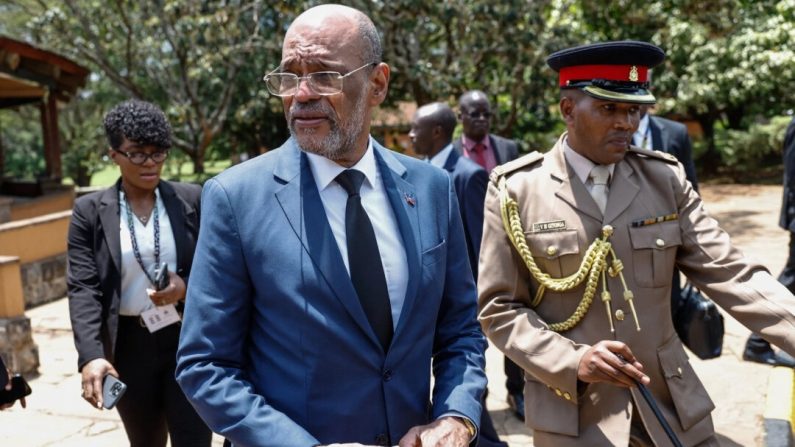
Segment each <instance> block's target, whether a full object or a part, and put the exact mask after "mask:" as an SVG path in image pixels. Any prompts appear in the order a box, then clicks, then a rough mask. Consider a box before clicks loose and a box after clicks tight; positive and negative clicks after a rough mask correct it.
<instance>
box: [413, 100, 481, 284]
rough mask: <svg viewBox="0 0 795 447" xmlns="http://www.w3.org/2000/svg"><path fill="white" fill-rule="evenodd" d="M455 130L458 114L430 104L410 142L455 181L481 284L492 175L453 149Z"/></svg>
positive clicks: (416, 117) (417, 118)
mask: <svg viewBox="0 0 795 447" xmlns="http://www.w3.org/2000/svg"><path fill="white" fill-rule="evenodd" d="M455 126H456V117H455V113H454V112H453V110H452V109H451V108H450V107H449V106H448V105H447V104H444V103H441V102H435V103H432V104H426V105H424V106H422V107H420V108H419V109H417V112H416V113H415V114H414V118H413V120H412V122H411V131H410V132H409V138H411V143H412V147H413V148H414V152H416V153H417V154H418V155H421V156H423V157H425V158H426V159H427V160H428V161H429V162H430V163H431V164H432V165H434V166H436V167H439V168H442V169H444V170H445V171H447V172H449V173H450V176H451V177H452V178H453V184H454V185H455V193H456V196H457V197H458V206H459V207H460V210H461V220H462V222H463V223H464V236H465V237H466V241H467V252H468V253H469V265H470V266H471V267H472V273H473V274H474V275H475V280H477V277H478V255H479V254H480V238H481V236H482V233H483V203H484V202H485V201H486V187H487V186H488V184H489V174H487V173H486V170H485V169H483V168H482V167H480V165H478V164H477V163H475V162H474V161H472V160H470V159H468V158H465V157H463V156H461V155H460V154H459V153H458V152H457V151H456V150H454V149H453V143H452V142H453V131H455Z"/></svg>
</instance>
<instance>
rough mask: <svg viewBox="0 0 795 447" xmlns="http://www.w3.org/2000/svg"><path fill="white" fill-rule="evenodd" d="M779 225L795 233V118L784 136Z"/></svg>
mask: <svg viewBox="0 0 795 447" xmlns="http://www.w3.org/2000/svg"><path fill="white" fill-rule="evenodd" d="M779 225H780V226H781V228H783V229H785V230H789V231H792V232H795V118H793V119H792V121H790V123H789V126H787V133H786V134H784V194H783V200H782V203H781V217H780V218H779Z"/></svg>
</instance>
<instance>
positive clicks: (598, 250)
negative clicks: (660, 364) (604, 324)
mask: <svg viewBox="0 0 795 447" xmlns="http://www.w3.org/2000/svg"><path fill="white" fill-rule="evenodd" d="M506 183H507V182H506V178H505V177H504V176H502V177H500V178H499V181H498V188H499V192H500V212H501V215H502V223H503V227H504V228H505V233H506V234H507V235H508V239H510V241H511V244H512V245H513V246H514V248H516V251H517V252H518V254H519V256H520V257H521V258H522V261H523V262H524V264H525V266H527V269H528V270H529V271H530V274H531V275H532V276H533V278H535V280H536V281H537V282H538V284H539V286H538V291H537V292H536V295H535V297H534V298H533V301H532V302H531V306H532V307H536V306H538V305H539V304H541V300H542V299H543V297H544V293H545V292H546V290H547V289H549V290H552V291H553V292H567V291H571V290H573V289H575V288H576V287H578V286H579V285H580V284H582V283H583V282H585V292H584V293H583V297H582V300H580V303H579V304H578V305H577V308H576V309H575V310H574V313H573V314H572V315H571V316H570V317H569V318H567V319H566V320H565V321H562V322H559V323H551V324H549V329H550V330H552V331H555V332H565V331H567V330H569V329H571V328H573V327H574V326H576V325H577V324H579V322H580V321H582V319H583V317H585V314H586V313H587V312H588V309H589V308H590V307H591V303H593V298H594V295H595V294H596V288H597V286H598V283H599V279H600V278H601V279H602V281H603V289H604V291H603V293H602V301H603V302H604V303H605V306H606V309H607V313H608V318H609V320H610V327H611V330H613V320H612V315H611V313H610V299H611V298H610V293H609V292H608V291H607V281H606V279H605V278H604V272H605V271H607V273H608V274H609V275H610V276H611V277H615V276H616V275H621V281H622V283H623V284H624V287H625V289H626V282H624V277H623V274H621V271H622V270H623V264H622V263H621V261H620V260H618V259H617V258H616V256H615V252H614V251H613V248H612V246H611V244H610V242H608V239H609V238H610V236H612V234H613V229H612V227H610V226H606V227H605V228H604V229H603V231H602V233H603V234H602V237H601V238H597V239H596V240H594V241H593V243H592V244H591V245H590V246H589V247H588V250H586V252H585V256H584V257H583V260H582V262H581V263H580V267H579V268H578V269H577V271H576V272H574V273H573V274H571V275H569V276H566V277H564V278H553V277H551V276H550V275H549V274H548V273H544V272H542V271H541V269H540V268H539V267H538V265H537V264H536V262H535V259H533V253H532V252H531V251H530V247H528V245H527V240H526V239H525V235H524V228H523V227H522V221H521V218H520V217H519V205H518V204H517V203H516V200H514V199H513V198H511V196H510V194H509V193H508V186H507V184H506ZM608 255H612V257H613V262H612V264H611V265H610V267H608V264H607V256H608ZM586 280H587V281H586ZM627 292H628V293H627ZM631 295H632V292H631V291H629V290H625V293H624V298H625V299H627V301H629V303H630V306H631V307H632V309H633V314H634V306H633V304H632V298H631ZM635 321H636V324H637V317H636V318H635Z"/></svg>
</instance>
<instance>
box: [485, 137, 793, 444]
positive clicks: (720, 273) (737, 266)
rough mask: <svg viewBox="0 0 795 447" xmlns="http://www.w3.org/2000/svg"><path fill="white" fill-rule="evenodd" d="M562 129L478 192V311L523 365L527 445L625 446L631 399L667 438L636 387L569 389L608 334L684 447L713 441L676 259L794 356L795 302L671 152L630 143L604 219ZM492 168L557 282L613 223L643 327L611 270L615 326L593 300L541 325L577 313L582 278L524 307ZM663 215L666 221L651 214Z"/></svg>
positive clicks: (531, 283)
mask: <svg viewBox="0 0 795 447" xmlns="http://www.w3.org/2000/svg"><path fill="white" fill-rule="evenodd" d="M564 137H565V135H564ZM564 137H561V140H559V141H558V143H557V144H556V145H555V147H554V148H553V149H552V150H551V151H550V152H548V153H547V154H546V155H543V156H542V155H540V154H537V153H535V154H530V155H527V156H525V157H523V158H520V159H518V160H516V161H514V162H512V163H509V164H507V165H503V166H502V167H500V168H497V172H496V173H494V174H493V175H492V182H491V183H490V185H489V190H488V196H487V198H486V213H485V223H484V233H483V242H482V246H481V252H480V267H479V268H480V272H481V273H480V278H479V281H478V292H479V300H478V301H479V308H480V315H479V317H480V320H481V324H482V326H483V329H484V331H485V332H486V334H487V336H488V337H489V338H490V339H491V341H492V342H493V343H494V344H495V345H496V346H497V347H498V348H499V349H501V350H502V351H504V352H505V354H506V355H507V356H508V357H510V358H511V359H512V360H513V361H515V362H516V363H517V364H519V366H521V367H523V368H524V370H525V371H526V372H527V383H526V385H525V400H526V422H527V425H529V426H530V427H531V428H533V429H534V430H535V432H534V443H535V445H536V446H540V447H541V446H556V447H560V446H575V445H576V446H597V445H627V442H628V438H629V432H630V420H631V416H632V412H633V411H632V410H633V406H637V410H638V411H639V414H640V416H641V419H642V421H643V423H644V425H645V427H646V429H647V431H648V433H649V435H650V436H651V438H652V440H653V441H654V442H655V443H656V444H657V445H669V440H668V438H667V437H666V435H665V433H664V432H663V430H662V428H661V426H660V425H659V423H658V422H657V421H656V419H655V418H654V415H653V413H652V412H651V410H650V408H649V407H648V406H647V405H646V403H645V402H644V401H643V399H642V397H641V396H640V394H639V393H638V392H637V389H633V390H632V391H631V392H630V390H628V389H625V388H620V387H617V386H614V385H609V384H604V383H598V384H588V386H587V387H583V388H581V389H580V390H579V393H578V388H577V366H578V364H579V362H580V359H581V357H582V356H583V354H585V351H586V350H587V349H588V348H589V347H590V345H592V344H594V343H596V342H598V341H600V340H611V339H612V340H619V341H622V342H624V343H626V344H627V345H628V346H629V347H630V349H631V350H632V352H633V353H634V354H635V356H636V357H637V358H638V360H639V361H640V362H641V363H642V364H643V366H644V372H645V373H646V374H648V375H649V377H650V378H651V384H650V385H649V389H650V391H651V392H652V393H653V395H654V396H655V398H656V399H657V401H658V403H659V405H660V407H661V409H662V411H663V413H664V414H665V417H666V419H667V420H668V422H669V423H670V425H671V426H672V427H673V428H674V430H675V431H676V432H677V434H678V436H679V437H680V439H681V441H682V442H683V443H684V445H696V444H699V443H702V442H704V441H707V442H713V441H714V437H713V436H714V429H713V425H712V418H711V416H710V412H711V411H712V409H713V408H714V405H713V403H712V401H711V400H710V398H709V396H708V395H707V392H706V390H705V389H704V387H703V385H702V383H701V382H700V380H699V379H698V377H696V374H695V372H694V370H693V368H692V367H691V365H690V363H689V362H688V357H687V354H686V353H685V350H684V348H683V346H682V343H681V342H680V340H679V338H678V337H677V336H676V333H675V331H674V327H673V324H672V322H671V309H670V287H671V276H672V272H673V268H674V265H676V266H678V267H679V268H680V270H681V271H682V272H683V273H684V274H685V275H687V276H688V277H689V278H690V280H691V281H692V282H693V283H694V284H695V285H696V286H698V287H699V288H700V289H702V290H703V291H705V292H706V294H707V295H708V296H709V297H710V298H712V299H713V300H714V301H715V302H717V303H718V304H719V305H720V306H721V307H722V308H723V309H725V310H727V311H728V312H729V313H730V314H731V315H732V316H733V317H735V318H736V319H738V320H739V321H741V322H742V323H744V324H745V325H746V326H748V327H749V328H750V329H751V330H753V331H754V332H757V333H760V334H762V335H764V336H765V338H767V339H768V340H770V341H772V342H773V343H775V344H776V345H778V346H780V347H781V348H783V349H784V350H786V351H787V352H789V353H790V354H795V298H794V297H793V296H792V295H791V294H790V293H789V292H788V291H787V290H786V289H785V288H784V287H783V286H781V285H780V284H779V283H778V282H777V281H775V280H774V279H773V277H772V276H770V274H769V273H768V272H767V270H766V269H765V268H764V267H763V266H762V265H760V264H758V263H755V262H753V261H751V260H748V259H746V258H744V257H743V255H742V254H741V253H740V252H739V251H738V250H737V249H735V248H733V247H732V245H731V242H730V241H729V236H728V234H726V233H725V232H724V231H723V230H721V229H720V228H719V227H718V224H717V222H716V221H715V220H714V219H712V218H711V217H709V216H708V215H707V213H706V212H705V210H704V208H703V204H702V202H701V198H700V197H699V196H698V194H697V193H695V192H694V191H693V189H692V187H691V186H690V184H689V183H688V182H687V181H686V179H685V174H684V170H683V169H682V166H681V165H680V164H678V163H677V162H676V160H675V159H673V157H670V156H667V155H666V154H662V153H656V152H652V151H646V150H641V149H635V148H633V149H632V150H631V151H629V152H628V153H627V155H626V157H625V158H624V160H623V161H621V162H619V163H617V164H616V167H615V170H614V173H613V178H612V180H611V182H610V192H609V198H608V202H607V208H606V210H605V216H604V217H603V216H602V213H601V212H600V211H599V208H598V207H597V205H596V203H595V202H594V200H593V198H592V197H591V196H590V195H589V193H588V191H587V190H586V188H585V185H583V183H582V182H581V181H580V180H579V178H577V177H576V175H575V174H574V173H573V171H572V169H571V168H570V167H569V166H568V165H567V164H566V161H565V158H564V155H563V147H562V141H563V138H564ZM500 173H504V174H505V175H506V176H507V178H508V179H507V187H508V191H509V192H510V195H511V196H512V197H513V198H514V199H515V200H516V201H517V202H518V206H519V214H520V216H521V220H522V224H523V226H524V228H525V230H526V231H525V239H526V241H527V244H528V245H529V248H530V250H531V251H532V253H533V258H534V259H535V262H536V263H537V265H538V266H539V267H540V268H541V270H543V271H544V272H546V273H549V274H550V275H551V276H553V277H556V278H559V277H561V276H566V275H571V274H572V273H574V272H575V271H576V270H577V268H578V267H579V266H580V263H581V261H582V257H583V254H584V253H585V251H586V250H587V248H588V246H589V245H590V244H591V243H592V242H593V241H594V239H596V238H597V237H599V236H600V234H601V230H602V228H603V226H604V225H606V224H609V225H611V226H612V227H614V234H613V235H612V237H611V238H610V239H609V241H610V242H611V243H612V246H613V248H614V250H615V253H616V255H617V257H618V258H619V259H621V260H622V261H623V263H624V271H623V274H624V277H625V279H626V282H627V286H628V288H629V289H630V290H632V291H633V292H634V295H635V299H634V303H635V308H636V310H637V316H638V320H639V321H638V322H639V324H640V327H641V330H640V331H638V330H637V329H636V326H635V321H634V319H633V316H632V312H631V309H630V308H629V306H628V304H627V302H626V301H625V300H624V299H623V298H622V294H621V292H622V290H623V287H622V285H621V282H620V280H619V278H617V277H613V278H611V277H608V288H609V290H610V291H611V292H612V309H611V314H612V315H611V317H612V321H613V324H614V327H615V333H611V331H610V322H609V320H608V317H607V314H606V310H605V307H604V305H603V303H602V301H601V300H600V299H599V295H598V294H597V296H596V297H595V298H594V301H593V304H592V305H591V307H590V309H589V310H588V312H587V313H586V314H585V316H584V318H583V319H582V321H581V322H580V323H579V324H577V325H576V326H575V327H573V328H572V329H570V330H567V331H565V332H562V333H557V332H553V331H551V330H549V329H548V325H549V324H551V323H557V322H561V321H564V320H566V319H567V318H568V317H569V316H570V315H571V314H572V313H573V312H574V310H575V308H576V307H577V305H578V304H579V303H580V300H581V298H582V296H583V289H584V286H582V285H580V286H579V287H577V288H575V289H574V290H572V291H570V292H560V293H555V292H552V291H550V290H547V291H546V294H545V297H544V298H543V300H542V301H541V302H540V303H539V304H538V305H537V307H535V308H531V306H530V303H531V301H532V300H533V298H534V296H535V293H536V290H537V288H538V283H537V282H536V281H535V279H534V278H533V277H532V276H531V275H530V273H529V272H528V269H527V268H526V267H525V264H524V261H523V260H522V259H521V258H520V256H519V255H518V254H517V251H516V250H515V249H514V247H513V246H512V245H511V242H510V240H509V239H508V237H507V235H506V232H505V229H504V228H503V222H502V218H501V212H500V199H499V192H498V188H497V184H496V183H495V180H496V179H497V178H498V176H499V174H500ZM673 214H676V218H675V219H674V218H671V217H670V216H671V215H673ZM661 216H669V217H668V219H669V220H665V219H654V218H659V217H661ZM658 220H659V221H660V222H657V221H658ZM651 221H654V222H656V223H649V222H651ZM633 223H634V224H633ZM533 224H537V225H535V226H534V225H533ZM534 227H535V229H536V231H533V228H534ZM599 290H600V291H601V285H600V288H599Z"/></svg>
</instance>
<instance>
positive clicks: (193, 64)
mask: <svg viewBox="0 0 795 447" xmlns="http://www.w3.org/2000/svg"><path fill="white" fill-rule="evenodd" d="M344 2H345V3H346V4H349V5H351V6H353V7H356V8H359V9H361V10H362V11H364V12H366V13H367V14H368V15H369V16H370V17H371V18H372V19H373V21H374V22H375V23H376V26H377V28H378V29H379V31H380V32H381V34H382V37H383V42H384V50H385V55H384V59H385V61H386V62H387V63H388V64H389V65H390V66H391V68H392V72H391V84H390V93H389V95H388V102H387V104H385V106H386V107H389V106H394V105H395V104H396V103H397V102H399V101H414V102H416V103H418V104H425V103H428V102H431V101H445V102H448V103H449V104H451V105H455V104H456V103H457V98H458V96H459V95H460V94H461V93H463V92H464V91H466V90H470V89H481V90H483V91H485V92H486V93H487V94H488V95H489V96H490V98H491V101H492V104H493V105H494V109H495V113H496V116H495V118H494V121H493V131H495V132H496V133H499V134H501V135H505V136H509V137H513V138H515V139H517V140H519V141H520V142H521V143H522V144H523V148H524V150H530V149H545V148H548V147H549V146H550V145H551V144H552V143H553V142H554V140H555V139H556V138H557V136H558V135H559V134H560V132H561V131H562V130H563V129H564V126H563V124H562V123H561V120H560V119H559V116H558V112H557V103H558V87H557V84H556V75H555V73H554V72H553V71H552V70H550V69H549V68H548V67H547V66H546V63H545V59H546V57H547V56H548V55H549V54H550V53H552V52H553V51H555V50H559V49H562V48H565V47H569V46H572V45H577V44H582V43H586V42H595V41H598V40H606V39H638V40H648V41H651V42H653V43H655V44H657V45H660V46H661V47H662V48H663V49H665V51H666V53H667V58H666V62H665V64H664V66H662V67H660V68H659V69H657V70H655V72H654V76H653V85H654V88H655V94H656V95H657V97H658V98H659V99H660V103H659V105H658V112H660V113H662V114H669V113H673V114H675V115H677V116H678V117H681V118H684V119H691V120H696V121H698V122H699V123H700V124H701V126H702V129H703V132H704V136H705V142H704V144H703V148H704V150H703V153H701V155H702V160H701V163H700V164H702V165H703V164H704V163H707V162H709V163H707V164H710V163H711V164H710V166H712V167H716V166H720V165H721V164H722V163H724V162H725V163H727V164H736V165H738V166H739V165H744V164H748V163H750V160H752V159H753V158H754V157H757V158H760V157H764V156H765V154H769V152H768V151H767V149H763V148H765V147H767V146H765V145H762V144H760V138H762V136H763V133H764V132H765V131H771V132H772V131H775V130H776V129H768V128H766V127H764V126H765V125H762V124H757V123H764V122H766V121H767V119H769V118H771V117H774V116H778V115H783V114H789V113H791V110H790V109H791V108H792V104H795V89H792V88H791V86H792V85H794V84H795V64H793V62H792V61H793V60H795V52H794V51H795V50H793V48H792V45H791V42H793V41H795V1H793V0H758V1H750V0H650V1H647V2H641V3H638V2H631V1H629V0H612V1H604V2H591V1H585V0H539V1H532V2H528V1H526V0H503V1H499V2H493V1H487V0H446V1H441V2H417V1H415V0H391V1H384V0H346V1H344ZM319 3H321V2H320V1H298V0H290V1H283V2H264V1H262V0H203V1H193V0H191V1H188V0H162V1H157V2H122V1H121V0H111V1H109V2H106V1H99V0H63V1H61V0H11V5H12V6H7V5H2V6H0V13H2V14H3V17H4V22H3V23H0V32H5V33H8V32H11V33H13V34H15V35H17V36H21V37H24V38H26V39H28V40H31V41H33V42H35V43H36V44H38V45H41V46H43V47H45V48H50V49H54V50H56V51H59V52H62V53H64V54H66V55H68V56H71V57H74V58H75V59H76V60H77V61H79V62H80V63H83V64H87V65H89V66H90V67H91V68H92V70H94V72H95V76H96V77H97V79H95V82H92V83H91V85H89V86H87V88H86V89H85V90H84V95H83V96H82V97H81V99H80V101H81V102H84V101H86V102H87V103H86V104H85V105H78V106H75V109H79V110H81V111H80V112H77V111H73V110H72V108H73V106H71V105H70V106H69V108H68V109H66V110H64V111H63V116H65V117H66V118H65V121H66V123H65V124H63V123H62V129H61V130H62V134H64V135H65V138H72V140H73V141H70V143H69V145H68V151H75V152H76V153H74V154H72V153H70V154H69V156H68V157H67V158H66V159H65V161H64V165H65V167H67V169H68V170H69V171H70V172H74V173H75V175H78V174H79V172H81V170H83V171H87V172H91V171H92V170H94V169H96V167H98V166H99V165H100V164H101V163H100V162H99V161H98V160H99V156H100V155H101V151H96V150H95V149H94V148H95V146H96V144H95V143H92V138H94V137H96V134H92V132H91V129H92V126H93V125H94V124H93V123H94V122H95V121H96V122H98V121H99V119H100V118H101V115H102V113H104V111H106V110H107V109H108V108H109V107H111V106H112V105H113V103H114V102H115V101H118V100H119V99H121V98H125V97H129V96H135V97H139V98H143V99H146V100H149V101H153V102H156V103H158V104H160V105H161V106H162V107H163V108H164V109H165V110H166V112H167V114H168V116H169V118H170V120H171V122H172V124H173V126H174V128H175V131H176V135H177V141H176V143H177V149H179V151H174V153H173V156H172V159H173V160H174V161H173V163H174V164H175V166H180V169H176V170H175V171H174V175H176V176H177V177H179V176H183V175H185V174H183V173H182V169H181V166H182V165H183V163H184V162H185V161H187V160H190V161H192V162H193V164H194V166H195V170H196V171H197V172H199V173H201V172H202V171H203V169H204V168H203V163H204V161H205V159H206V160H208V161H213V160H229V159H237V158H242V157H244V156H246V155H247V156H254V155H256V154H258V153H260V152H263V151H265V150H268V149H271V148H274V147H276V146H278V145H280V144H281V143H282V142H283V141H284V140H285V139H286V138H287V137H288V135H289V134H288V132H287V128H286V123H285V121H284V118H283V110H282V106H281V101H280V100H279V99H278V98H273V97H270V96H269V95H268V94H267V91H266V90H265V89H264V88H263V84H262V82H261V78H262V76H263V75H264V74H265V73H267V72H269V71H271V70H273V69H274V68H276V67H277V66H278V65H279V63H280V54H281V44H282V39H283V37H284V32H285V31H286V29H287V27H288V26H289V24H290V23H291V21H292V20H293V19H294V18H295V17H296V16H297V15H298V14H299V13H300V12H302V11H304V10H305V9H307V8H308V7H311V6H314V5H316V4H319ZM6 18H7V19H6ZM97 89H100V90H101V89H105V90H104V93H103V94H97V93H96V90H97ZM73 114H74V117H72V115H73ZM81 120H82V121H81ZM735 140H736V141H735ZM15 147H16V145H15ZM34 147H35V146H34ZM73 147H74V148H75V149H72V148H73ZM179 153H181V154H182V155H178V154H179ZM15 157H16V155H15ZM721 157H723V158H724V159H725V160H724V162H721ZM7 158H8V157H7ZM6 163H7V164H8V160H7V161H6ZM14 163H17V162H14ZM169 163H172V161H170V162H169ZM697 163H698V161H697ZM702 167H703V166H702ZM34 170H35V169H34Z"/></svg>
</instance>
